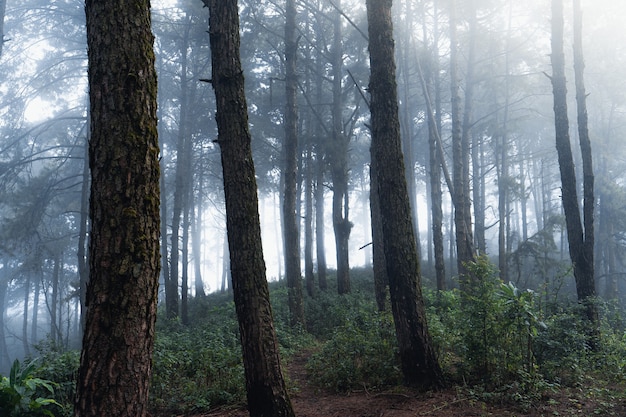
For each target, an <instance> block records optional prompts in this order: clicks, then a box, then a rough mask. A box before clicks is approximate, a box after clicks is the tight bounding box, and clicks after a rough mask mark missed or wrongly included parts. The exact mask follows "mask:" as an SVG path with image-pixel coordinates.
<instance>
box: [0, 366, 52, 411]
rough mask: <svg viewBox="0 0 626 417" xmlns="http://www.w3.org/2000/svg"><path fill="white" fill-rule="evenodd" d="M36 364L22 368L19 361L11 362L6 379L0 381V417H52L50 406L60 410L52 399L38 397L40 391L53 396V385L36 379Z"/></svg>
mask: <svg viewBox="0 0 626 417" xmlns="http://www.w3.org/2000/svg"><path fill="white" fill-rule="evenodd" d="M36 365H37V362H36V361H32V362H30V363H28V364H26V365H24V366H22V364H21V363H20V361H19V360H17V359H16V360H15V361H14V362H13V366H11V371H10V373H9V376H8V377H6V376H5V377H2V380H0V415H2V416H6V417H22V416H50V417H54V414H53V412H52V406H56V407H59V408H62V406H61V404H59V403H58V402H56V401H55V400H54V399H53V398H44V397H42V396H40V394H39V393H40V392H41V390H43V391H45V392H46V393H47V394H48V395H54V383H53V382H51V381H47V380H44V379H41V378H36V377H35V376H34V372H35V369H36Z"/></svg>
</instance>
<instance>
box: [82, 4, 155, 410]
mask: <svg viewBox="0 0 626 417" xmlns="http://www.w3.org/2000/svg"><path fill="white" fill-rule="evenodd" d="M85 11H86V16H87V44H88V58H89V97H90V109H91V140H90V144H89V146H90V147H89V162H90V168H91V173H92V182H91V205H90V208H89V213H90V218H91V225H92V226H91V234H90V242H89V268H90V283H89V286H88V288H87V317H86V326H85V334H84V337H83V349H82V355H81V361H80V368H79V373H78V378H77V383H76V401H75V416H77V417H79V416H80V417H86V416H94V417H95V416H110V417H117V416H120V417H121V416H124V417H126V416H128V417H131V416H132V417H145V416H146V415H147V414H148V410H147V403H148V387H149V385H150V377H151V373H152V351H153V344H154V327H155V326H154V324H155V320H156V308H157V293H158V283H159V267H160V266H159V146H158V138H157V136H158V135H157V115H156V108H157V80H156V72H155V69H154V52H153V39H154V38H153V35H152V32H151V22H150V2H149V0H136V1H133V2H132V3H131V2H110V1H105V2H103V1H97V0H87V1H86V2H85ZM111 28H116V30H111Z"/></svg>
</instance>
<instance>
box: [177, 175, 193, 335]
mask: <svg viewBox="0 0 626 417" xmlns="http://www.w3.org/2000/svg"><path fill="white" fill-rule="evenodd" d="M186 181H189V179H187V180H186ZM190 188H191V187H190V186H189V185H187V190H186V191H187V192H186V193H185V194H186V195H185V202H184V204H183V206H184V209H183V236H182V241H181V243H182V248H181V249H182V250H181V256H182V259H181V267H182V273H181V280H180V320H181V322H182V323H183V324H184V325H188V324H189V228H190V221H189V210H193V206H192V205H191V204H190V201H191V198H190V197H191V196H190Z"/></svg>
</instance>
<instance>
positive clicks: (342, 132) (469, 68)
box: [0, 0, 626, 412]
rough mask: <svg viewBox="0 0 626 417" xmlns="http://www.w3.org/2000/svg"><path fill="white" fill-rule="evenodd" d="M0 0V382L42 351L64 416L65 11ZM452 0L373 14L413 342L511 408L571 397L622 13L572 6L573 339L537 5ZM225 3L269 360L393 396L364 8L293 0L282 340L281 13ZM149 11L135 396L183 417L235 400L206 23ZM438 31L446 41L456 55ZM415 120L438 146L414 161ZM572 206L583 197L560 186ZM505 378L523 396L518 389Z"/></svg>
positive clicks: (607, 163)
mask: <svg viewBox="0 0 626 417" xmlns="http://www.w3.org/2000/svg"><path fill="white" fill-rule="evenodd" d="M0 3H1V6H2V7H0V12H2V13H3V15H2V16H0V21H1V22H3V24H2V26H0V28H2V30H1V31H0V32H1V33H2V36H3V38H2V43H1V49H0V74H2V75H0V311H1V314H0V374H3V375H6V374H7V373H8V372H9V369H10V368H11V366H12V364H13V363H14V359H16V358H17V359H20V360H23V359H24V358H34V357H39V356H43V358H44V360H43V361H41V363H45V364H47V365H46V367H44V369H40V370H39V372H41V375H40V376H42V377H45V378H46V379H48V380H52V381H56V382H57V383H59V385H58V386H57V391H56V392H57V394H55V395H58V396H61V397H59V398H58V402H59V404H62V403H64V402H65V403H69V402H70V401H69V400H68V398H69V397H70V396H71V381H72V378H73V372H74V371H75V368H76V366H77V355H78V353H77V351H78V350H79V349H80V341H81V317H82V315H81V313H82V311H83V309H81V304H82V302H83V301H82V300H84V289H85V283H86V282H87V280H88V277H87V274H88V273H87V267H86V265H87V260H86V253H87V250H86V248H87V246H86V245H87V240H88V230H89V223H88V210H87V207H88V199H89V195H88V191H89V186H88V184H89V169H88V164H87V161H86V159H87V158H86V157H85V155H86V152H87V150H86V143H87V140H88V132H89V126H88V117H87V114H88V111H89V109H88V96H87V91H86V87H87V71H86V69H87V51H86V40H85V29H84V28H85V21H84V9H83V7H84V4H83V1H82V0H55V1H42V0H20V1H19V2H17V1H12V0H0ZM456 3H457V5H456V10H455V13H453V14H451V11H452V9H451V8H450V6H449V2H448V1H443V0H435V1H421V0H406V1H397V2H395V4H394V19H395V20H394V36H395V40H396V55H397V57H396V61H397V71H398V73H397V82H398V94H399V104H400V122H401V133H402V141H403V151H404V158H405V165H406V167H407V173H406V180H407V184H408V185H409V193H410V197H411V202H412V204H413V207H412V209H413V220H414V225H415V229H416V232H417V233H416V236H417V243H418V249H419V253H420V257H421V272H422V284H423V287H424V293H425V297H426V304H427V308H428V319H429V326H430V329H431V332H432V334H433V338H434V342H435V344H436V347H437V352H438V355H439V360H440V361H441V363H442V366H443V368H444V372H445V373H446V375H447V376H448V377H449V378H451V379H453V380H454V379H455V378H458V380H459V381H460V380H463V381H468V380H471V381H473V382H480V383H483V384H485V385H484V386H485V387H487V388H486V389H491V388H493V387H495V386H500V387H501V386H503V385H505V386H507V387H509V388H510V389H509V390H508V391H507V392H508V393H509V394H510V393H511V391H515V392H517V393H518V394H520V393H523V395H521V394H520V396H519V397H515V396H513V395H511V396H510V398H517V400H519V401H520V402H521V403H524V402H526V403H525V404H527V405H528V404H529V403H530V401H531V400H532V399H534V398H536V397H533V395H535V396H536V395H537V393H538V392H543V390H546V389H551V388H553V387H554V386H555V385H557V384H575V383H582V382H583V381H584V378H586V377H589V376H590V375H592V374H590V373H589V372H588V371H589V369H592V368H593V369H595V370H596V371H597V372H598V373H597V374H593V375H594V377H597V376H598V375H599V374H602V375H604V377H606V378H608V379H611V381H613V382H615V381H623V377H624V372H625V370H626V339H624V329H625V328H626V327H625V326H626V323H624V322H623V320H622V315H623V307H624V306H623V303H624V293H625V291H626V282H625V280H624V277H625V276H626V258H625V256H626V146H625V145H624V143H623V136H624V131H625V129H626V77H624V75H626V72H625V68H626V51H625V50H624V49H625V48H626V32H625V31H624V30H623V22H624V19H625V18H626V4H624V3H623V2H619V1H611V0H603V1H600V0H597V1H593V2H591V1H584V2H583V10H584V15H583V16H584V26H583V28H584V29H583V48H584V56H585V63H586V67H585V86H586V90H587V93H588V97H587V108H588V116H589V132H590V136H591V144H592V150H593V154H592V156H593V163H594V174H595V240H596V242H595V261H594V268H595V285H596V290H597V294H598V299H597V300H595V301H594V302H595V303H596V304H597V306H598V309H599V312H600V324H599V328H600V341H599V342H598V344H597V345H595V343H594V344H593V345H594V346H590V345H589V342H588V339H587V336H588V332H587V330H586V329H585V326H586V325H587V323H586V321H585V320H584V318H582V317H583V316H584V314H580V312H579V311H578V309H579V306H578V305H577V303H576V300H577V295H576V284H575V280H574V276H573V268H572V262H571V260H570V255H569V252H568V241H567V236H566V224H565V216H564V212H563V206H562V202H561V177H560V175H559V164H558V158H557V151H556V148H555V122H554V112H553V95H552V85H551V79H550V74H551V73H552V68H551V62H550V36H551V35H550V33H551V14H550V13H551V10H550V4H549V3H550V2H546V1H543V0H527V1H524V2H516V1H512V0H471V1H461V2H456ZM239 4H240V18H241V28H242V34H241V35H242V43H241V58H242V63H243V65H244V72H245V78H246V88H247V90H246V94H247V100H248V104H249V109H248V111H249V116H250V130H251V133H252V146H253V152H254V163H255V168H256V174H257V182H258V187H259V199H260V211H261V212H260V215H261V222H262V225H261V226H262V232H263V245H264V252H265V258H266V264H267V277H268V280H269V281H270V282H272V285H271V289H272V302H273V308H274V314H275V317H276V327H277V330H278V334H279V342H280V344H281V348H282V354H283V355H286V356H287V357H288V356H289V355H293V354H295V353H296V352H298V351H301V350H303V349H309V348H312V347H315V349H316V350H318V351H320V352H321V354H319V355H317V356H315V355H314V356H313V358H312V359H311V360H310V363H309V366H310V369H311V372H312V374H313V375H315V378H316V382H317V383H318V384H319V385H320V386H324V387H326V388H332V389H336V390H346V389H350V388H352V387H354V386H355V384H356V386H361V384H365V385H368V386H370V387H377V386H384V385H386V384H396V383H400V381H401V379H402V378H401V375H399V372H398V366H397V359H396V358H395V356H394V355H395V353H394V352H395V351H394V349H395V341H394V337H393V322H392V319H391V315H390V313H389V312H388V309H389V306H388V303H385V300H381V299H378V300H376V299H375V297H374V294H375V288H374V280H373V273H374V272H373V265H374V262H373V255H372V245H371V244H369V243H370V242H371V241H372V237H371V236H372V233H371V228H372V226H371V217H370V200H369V196H370V166H369V162H370V149H369V148H370V130H369V127H370V126H369V118H370V113H369V108H368V92H367V86H368V80H369V55H368V50H367V47H368V42H367V35H366V34H367V22H366V15H365V12H366V10H365V3H364V2H361V1H354V0H341V1H340V0H335V1H329V0H300V1H298V2H297V37H298V42H297V48H298V49H297V64H296V65H297V66H296V73H297V82H298V83H297V106H298V123H297V136H298V143H299V147H298V150H297V155H298V160H297V168H298V176H297V201H296V204H297V207H299V210H298V212H299V213H300V219H299V220H300V221H299V225H298V226H299V234H300V241H301V266H302V285H303V295H302V297H303V299H304V314H305V316H304V317H303V319H302V320H300V323H298V325H297V326H293V317H292V316H293V312H290V311H289V306H288V305H289V300H288V299H289V296H288V292H289V291H288V290H287V289H286V288H285V286H284V283H283V282H282V281H281V278H282V277H283V275H284V268H285V266H284V261H283V253H284V251H285V248H284V247H283V243H282V242H283V230H282V229H283V222H282V208H281V207H282V206H281V203H282V199H283V196H284V194H283V192H284V190H283V187H284V177H283V175H282V174H283V171H284V165H285V162H284V161H285V158H284V156H283V150H284V149H283V142H284V137H285V126H284V124H283V119H284V111H285V56H284V50H285V45H284V38H283V35H284V25H285V11H284V5H283V3H282V2H273V1H270V0H262V1H249V0H243V1H240V2H239ZM152 13H153V31H154V34H155V44H154V46H155V53H156V67H157V72H158V80H159V103H158V104H159V109H158V114H159V141H160V146H161V168H162V173H161V175H162V177H161V188H162V201H161V218H162V226H161V234H162V241H161V245H162V261H163V262H162V276H161V286H160V300H161V304H160V305H161V307H160V311H159V327H158V334H157V342H156V348H155V358H154V363H155V365H154V374H155V375H154V381H153V387H152V397H153V406H154V407H155V408H159V409H167V410H174V411H181V410H182V411H181V412H189V411H190V410H205V409H209V408H211V407H214V406H216V405H219V404H224V403H232V402H237V401H241V399H242V398H243V397H244V396H245V395H244V388H243V379H242V378H243V376H242V371H241V358H240V348H239V347H238V340H237V336H236V335H237V324H236V320H235V318H234V309H233V305H232V301H231V298H232V295H230V294H229V290H230V288H231V285H230V283H229V260H228V246H227V242H226V231H225V211H224V196H223V182H222V177H221V175H222V174H221V173H222V169H221V165H220V164H221V163H220V154H219V150H218V147H217V144H215V143H214V140H215V139H216V137H217V128H216V124H215V118H214V112H215V107H216V106H215V98H214V94H213V92H212V90H211V86H210V83H209V81H210V80H208V78H209V77H210V73H211V68H210V49H209V36H208V34H207V29H208V26H207V19H208V12H207V9H206V8H203V4H202V1H200V0H197V1H178V0H155V1H153V3H152ZM572 14H573V11H572V6H571V4H570V2H565V11H564V17H565V36H564V39H565V56H566V76H567V80H568V82H570V84H571V86H570V94H569V95H568V100H569V102H570V109H571V110H570V113H571V117H570V120H571V121H573V123H572V126H571V130H570V133H571V136H572V149H573V150H574V160H575V162H576V165H577V171H576V174H577V175H578V176H579V178H577V180H578V181H577V184H578V187H579V188H581V186H582V184H583V180H582V176H581V174H582V172H581V170H580V167H581V166H582V163H581V155H580V149H579V147H578V146H577V143H578V141H577V129H576V123H575V120H576V116H575V109H576V104H575V95H574V94H573V93H572V91H574V87H573V79H574V77H573V59H572V48H571V45H572V42H573V38H572V18H571V16H572ZM451 16H454V18H455V19H456V24H455V25H454V27H455V28H456V30H455V31H451V30H450V24H449V23H450V19H451ZM112 30H115V29H114V28H112ZM451 36H453V41H454V40H455V43H456V45H458V53H455V54H451ZM451 60H452V61H451ZM452 68H456V69H457V70H458V74H456V77H453V78H456V79H457V80H458V82H459V87H460V92H461V103H462V105H461V108H462V114H461V120H462V126H461V127H462V131H463V135H464V138H465V141H466V142H465V143H466V144H467V148H466V149H465V150H464V152H465V155H467V158H468V159H467V161H468V165H467V167H466V168H465V171H464V173H463V174H464V176H465V181H466V183H467V186H468V190H469V191H470V193H469V195H468V196H467V201H471V219H472V222H471V232H472V236H473V238H472V239H473V246H474V248H475V249H476V251H477V253H479V254H481V255H483V256H481V257H478V258H476V259H475V262H473V263H472V264H471V265H467V266H465V267H466V268H468V270H469V271H470V272H471V273H472V274H473V275H474V276H479V277H481V278H482V279H481V280H480V282H481V284H480V285H478V286H477V288H474V289H473V290H472V291H470V292H471V294H470V295H471V296H470V297H468V300H469V301H468V302H464V303H461V302H460V299H461V298H462V294H463V293H464V292H463V291H461V290H460V289H459V287H463V286H462V285H461V286H460V285H459V284H460V283H459V279H458V275H459V270H458V268H459V265H458V263H457V259H458V257H457V256H458V254H457V245H456V241H455V236H456V234H455V222H454V207H453V204H452V199H451V197H450V191H449V188H448V184H447V182H446V178H445V177H446V173H447V175H451V173H452V171H453V170H454V169H455V167H454V166H453V160H452V153H453V149H452V148H453V144H452V140H451V138H452V137H453V131H452V118H451V114H452V110H453V109H452V104H451V103H452V102H453V101H454V100H452V98H453V94H451V91H454V88H451V80H452V79H453V78H451V69H452ZM452 87H454V86H452ZM425 91H428V94H425ZM431 114H432V116H433V117H434V120H435V122H436V126H437V129H436V131H437V132H439V136H440V139H441V142H440V145H441V146H440V148H437V147H436V145H433V143H436V142H433V134H434V133H433V132H434V130H433V127H432V125H431V126H429V115H431ZM431 121H432V120H431ZM433 146H434V147H433ZM441 156H443V160H441V159H440V157H441ZM442 167H445V169H444V170H442ZM447 170H450V172H446V171H447ZM578 195H579V196H580V197H581V201H582V195H583V194H582V189H580V190H579V194H578ZM433 242H436V244H434V243H433ZM337 248H339V250H337ZM461 267H462V268H463V267H464V266H463V265H461ZM465 293H467V291H465ZM289 294H291V293H289ZM466 295H468V294H466ZM377 301H378V304H377ZM381 303H382V304H381ZM386 310H387V311H386ZM359 349H360V350H359ZM594 355H598V356H594ZM357 357H358V360H357V359H355V358H357ZM600 357H601V358H602V360H601V361H600V360H599V359H598V358H600ZM349 358H352V359H349ZM348 359H349V360H348ZM333 361H335V362H333ZM345 361H349V363H345ZM41 363H40V365H41ZM364 363H365V365H364ZM367 364H369V365H367ZM368 366H371V368H368ZM595 366H601V367H602V368H594V367H595ZM331 371H332V372H331ZM520 381H522V382H523V383H524V384H526V385H525V386H522V387H520V384H519V382H520ZM513 382H517V383H518V385H517V386H515V387H514V385H513ZM64 384H65V385H64ZM506 384H510V385H506ZM522 385H523V384H522ZM505 391H506V390H505ZM502 392H504V391H502ZM62 395H66V398H62ZM539 397H540V395H539ZM173 398H176V399H177V403H173V401H172V399H173ZM537 398H538V397H537ZM174 411H173V412H174Z"/></svg>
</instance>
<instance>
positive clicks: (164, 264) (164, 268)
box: [159, 133, 171, 310]
mask: <svg viewBox="0 0 626 417" xmlns="http://www.w3.org/2000/svg"><path fill="white" fill-rule="evenodd" d="M159 134H160V133H159ZM159 165H160V167H159V168H160V174H159V175H160V179H159V180H160V188H161V189H160V193H161V197H160V198H161V201H160V206H161V207H160V214H161V219H162V221H161V226H160V227H161V233H160V234H161V277H163V287H164V289H165V304H166V308H165V309H166V310H167V302H168V301H167V299H168V297H169V295H168V290H169V288H170V286H171V284H170V282H169V281H170V278H171V275H170V261H169V251H168V250H167V247H168V242H167V236H168V234H167V221H166V220H165V219H167V218H168V215H167V187H166V182H165V165H166V164H165V161H164V160H163V158H162V159H161V161H160V162H159Z"/></svg>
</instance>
